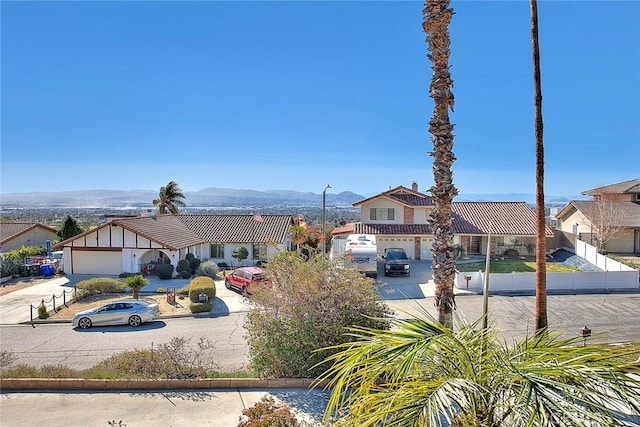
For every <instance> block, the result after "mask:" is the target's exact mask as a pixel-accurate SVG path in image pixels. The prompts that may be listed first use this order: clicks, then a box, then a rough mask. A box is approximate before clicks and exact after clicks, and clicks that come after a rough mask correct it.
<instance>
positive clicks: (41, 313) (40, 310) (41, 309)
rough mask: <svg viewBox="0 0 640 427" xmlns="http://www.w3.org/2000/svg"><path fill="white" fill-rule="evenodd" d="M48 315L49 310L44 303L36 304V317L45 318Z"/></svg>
mask: <svg viewBox="0 0 640 427" xmlns="http://www.w3.org/2000/svg"><path fill="white" fill-rule="evenodd" d="M48 317H49V310H47V307H45V305H44V304H40V305H39V306H38V319H46V318H48Z"/></svg>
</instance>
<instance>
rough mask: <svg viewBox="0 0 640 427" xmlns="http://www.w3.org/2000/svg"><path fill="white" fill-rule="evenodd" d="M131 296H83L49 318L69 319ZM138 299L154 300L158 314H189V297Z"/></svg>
mask: <svg viewBox="0 0 640 427" xmlns="http://www.w3.org/2000/svg"><path fill="white" fill-rule="evenodd" d="M127 298H131V295H129V294H121V295H115V296H114V295H96V296H92V297H88V298H85V299H83V300H81V301H79V302H76V303H73V304H68V305H69V306H68V307H63V308H62V310H60V311H59V312H57V313H50V314H51V315H50V316H49V319H50V320H71V318H72V317H73V316H74V315H75V314H76V313H77V312H79V311H82V310H87V309H89V308H95V307H100V306H102V305H105V304H107V303H109V302H111V301H119V300H123V299H127ZM140 299H144V300H146V301H149V302H155V303H157V304H158V306H159V307H160V316H167V315H177V314H190V313H191V312H190V311H189V299H188V298H184V299H182V300H181V299H179V297H178V296H176V303H175V304H169V303H168V302H167V296H166V295H151V296H141V297H140Z"/></svg>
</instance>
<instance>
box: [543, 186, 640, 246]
mask: <svg viewBox="0 0 640 427" xmlns="http://www.w3.org/2000/svg"><path fill="white" fill-rule="evenodd" d="M582 194H583V195H585V196H591V197H592V200H572V201H570V202H569V203H568V204H567V205H566V206H565V207H564V208H562V210H560V212H558V214H557V215H556V218H557V221H558V229H560V230H561V231H563V232H565V233H570V234H573V235H575V236H576V237H578V238H579V239H580V240H582V241H585V242H587V243H590V244H592V245H594V246H599V247H600V249H601V250H606V251H607V252H614V253H628V254H639V253H640V179H632V180H629V181H624V182H619V183H616V184H611V185H605V186H603V187H597V188H594V189H592V190H587V191H584V192H583V193H582Z"/></svg>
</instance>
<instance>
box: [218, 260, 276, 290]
mask: <svg viewBox="0 0 640 427" xmlns="http://www.w3.org/2000/svg"><path fill="white" fill-rule="evenodd" d="M265 283H268V280H267V278H266V277H265V275H264V270H262V269H261V268H259V267H240V268H238V269H236V270H234V271H233V272H232V273H231V274H227V275H226V276H225V278H224V285H225V286H226V287H227V289H231V288H235V289H238V290H239V291H242V292H245V291H246V292H247V293H249V294H250V293H251V288H252V287H253V286H256V285H258V286H260V285H263V284H265Z"/></svg>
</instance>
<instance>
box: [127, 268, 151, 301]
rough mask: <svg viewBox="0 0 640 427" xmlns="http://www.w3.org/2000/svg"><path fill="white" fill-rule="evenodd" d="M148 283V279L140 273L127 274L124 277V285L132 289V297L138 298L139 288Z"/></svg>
mask: <svg viewBox="0 0 640 427" xmlns="http://www.w3.org/2000/svg"><path fill="white" fill-rule="evenodd" d="M148 284H149V280H147V279H146V278H145V277H144V276H143V275H142V274H136V275H135V276H129V277H127V278H126V279H124V285H125V286H126V287H128V288H131V290H132V291H133V297H134V298H135V299H138V297H139V294H140V289H142V288H144V287H145V286H147V285H148Z"/></svg>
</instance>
